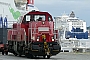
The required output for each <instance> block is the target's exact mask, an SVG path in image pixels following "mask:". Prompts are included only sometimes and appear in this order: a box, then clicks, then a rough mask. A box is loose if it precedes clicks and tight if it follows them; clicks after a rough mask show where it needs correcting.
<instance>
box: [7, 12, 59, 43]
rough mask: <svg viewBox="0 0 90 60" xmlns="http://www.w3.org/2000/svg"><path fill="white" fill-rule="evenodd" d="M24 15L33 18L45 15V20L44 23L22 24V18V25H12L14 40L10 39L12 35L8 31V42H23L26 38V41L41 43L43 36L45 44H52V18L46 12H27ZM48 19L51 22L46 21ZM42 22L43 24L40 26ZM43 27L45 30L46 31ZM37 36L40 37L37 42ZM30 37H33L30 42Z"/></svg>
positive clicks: (31, 22)
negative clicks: (44, 36)
mask: <svg viewBox="0 0 90 60" xmlns="http://www.w3.org/2000/svg"><path fill="white" fill-rule="evenodd" d="M26 15H33V16H34V15H45V19H46V20H45V21H30V22H28V23H23V22H24V18H23V20H22V23H15V24H13V29H12V31H14V30H15V31H16V33H17V34H16V36H17V38H15V37H14V39H13V38H11V39H10V35H13V34H12V33H11V32H10V31H11V30H8V40H14V41H24V40H25V38H23V37H28V38H26V41H33V42H43V40H42V35H43V34H45V35H46V42H52V37H53V36H54V22H53V20H52V16H51V15H50V14H49V13H47V12H39V11H35V12H29V13H27V14H26ZM26 15H25V16H26ZM48 17H50V19H51V21H48ZM31 19H32V17H31ZM43 22H44V24H42V23H43ZM40 27H41V28H40ZM43 27H44V28H46V31H45V29H44V28H43ZM39 28H40V30H39ZM42 28H43V29H42ZM41 30H42V31H41ZM56 33H58V32H56ZM21 35H22V36H21ZM38 36H39V37H40V39H39V41H37V37H38ZM18 37H19V38H18ZM32 37H35V39H33V40H32Z"/></svg>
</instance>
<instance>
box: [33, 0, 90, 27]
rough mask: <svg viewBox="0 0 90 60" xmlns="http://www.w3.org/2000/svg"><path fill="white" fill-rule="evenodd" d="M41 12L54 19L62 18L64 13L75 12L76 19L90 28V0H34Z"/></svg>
mask: <svg viewBox="0 0 90 60" xmlns="http://www.w3.org/2000/svg"><path fill="white" fill-rule="evenodd" d="M34 1H35V2H34V3H35V6H36V7H37V8H38V9H39V10H40V11H47V12H49V13H50V14H51V15H52V16H53V17H56V16H61V15H62V14H63V13H64V12H66V14H70V13H71V11H74V13H75V15H76V17H78V18H79V19H82V20H84V21H86V24H87V26H90V0H34Z"/></svg>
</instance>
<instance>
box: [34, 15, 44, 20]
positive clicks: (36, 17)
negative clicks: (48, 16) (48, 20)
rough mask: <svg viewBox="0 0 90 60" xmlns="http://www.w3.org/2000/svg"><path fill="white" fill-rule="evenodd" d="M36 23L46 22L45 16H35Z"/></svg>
mask: <svg viewBox="0 0 90 60" xmlns="http://www.w3.org/2000/svg"><path fill="white" fill-rule="evenodd" d="M34 19H35V21H45V15H35V17H34Z"/></svg>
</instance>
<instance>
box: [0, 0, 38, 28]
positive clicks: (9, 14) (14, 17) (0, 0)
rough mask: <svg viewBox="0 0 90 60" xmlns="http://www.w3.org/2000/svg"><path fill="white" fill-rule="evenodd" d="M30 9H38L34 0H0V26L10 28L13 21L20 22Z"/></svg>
mask: <svg viewBox="0 0 90 60" xmlns="http://www.w3.org/2000/svg"><path fill="white" fill-rule="evenodd" d="M32 10H36V11H39V9H38V8H37V7H35V6H34V0H0V28H2V27H5V28H12V24H13V23H16V22H20V19H21V18H22V17H23V15H25V14H26V13H27V12H28V11H32Z"/></svg>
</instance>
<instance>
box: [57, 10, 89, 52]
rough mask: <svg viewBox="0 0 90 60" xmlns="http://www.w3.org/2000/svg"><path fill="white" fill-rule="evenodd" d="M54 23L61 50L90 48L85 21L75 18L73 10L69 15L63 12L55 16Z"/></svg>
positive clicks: (71, 50)
mask: <svg viewBox="0 0 90 60" xmlns="http://www.w3.org/2000/svg"><path fill="white" fill-rule="evenodd" d="M55 23H56V25H55V27H56V29H58V30H59V39H60V41H61V42H60V43H61V46H62V51H63V52H65V51H66V52H74V51H77V50H78V51H79V52H87V50H89V49H90V46H89V44H90V40H89V39H88V31H87V29H86V22H85V21H83V20H80V19H79V18H77V17H76V16H75V14H74V12H73V11H72V12H71V13H70V15H67V14H65V13H64V14H63V15H62V16H57V17H55Z"/></svg>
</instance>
